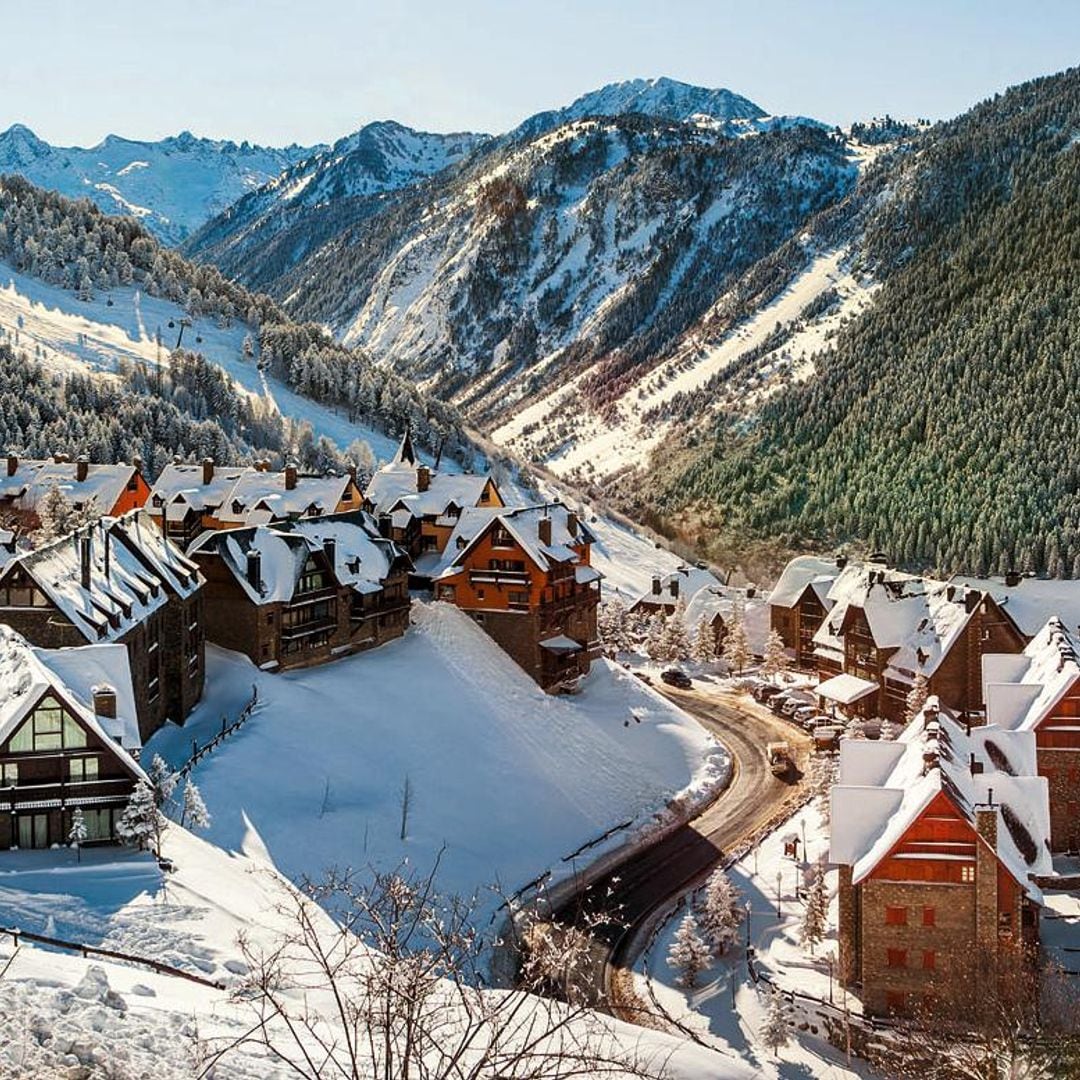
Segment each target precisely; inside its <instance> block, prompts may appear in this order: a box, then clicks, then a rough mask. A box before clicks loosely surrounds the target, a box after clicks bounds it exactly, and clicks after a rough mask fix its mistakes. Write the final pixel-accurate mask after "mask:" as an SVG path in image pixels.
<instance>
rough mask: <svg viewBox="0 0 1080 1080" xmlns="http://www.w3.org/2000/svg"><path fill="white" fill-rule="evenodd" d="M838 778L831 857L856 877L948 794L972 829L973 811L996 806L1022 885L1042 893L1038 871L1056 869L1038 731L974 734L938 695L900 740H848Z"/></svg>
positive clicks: (1009, 862) (1008, 856)
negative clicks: (1040, 768)
mask: <svg viewBox="0 0 1080 1080" xmlns="http://www.w3.org/2000/svg"><path fill="white" fill-rule="evenodd" d="M972 763H974V764H975V766H976V768H975V769H974V770H973V769H972ZM837 779H838V783H837V784H836V785H835V786H834V787H833V788H832V791H831V793H830V798H831V802H832V805H831V811H830V820H831V822H832V825H831V830H832V833H831V838H830V859H831V861H833V862H837V863H843V864H846V865H851V866H852V867H853V875H852V880H853V881H854V882H855V883H856V884H857V883H858V882H860V881H862V880H864V879H865V878H866V877H867V876H868V875H869V874H871V873H872V872H873V870H874V868H875V867H876V866H877V865H878V864H879V863H880V862H881V861H882V860H883V859H885V858H886V857H887V856H888V855H889V853H890V852H891V851H893V849H894V848H895V847H896V845H897V844H898V843H899V842H900V840H901V839H902V838H903V836H904V835H905V834H906V833H907V831H908V829H909V828H910V827H911V826H912V825H913V824H914V823H915V822H916V821H917V820H918V819H919V817H920V816H921V815H922V814H923V812H924V811H925V810H926V809H927V807H928V806H929V805H930V803H931V802H932V801H933V800H934V799H935V798H936V797H937V796H939V795H942V794H944V796H945V797H946V798H947V799H948V800H949V802H950V803H951V804H952V806H953V807H954V808H955V809H956V811H957V812H958V814H959V815H960V816H961V817H962V818H964V819H965V820H967V821H968V822H969V823H970V824H971V825H972V826H973V827H974V825H975V821H976V817H975V812H976V809H994V810H996V813H997V849H996V852H995V854H996V855H997V857H998V858H999V859H1000V860H1001V862H1002V864H1003V865H1004V866H1005V868H1006V869H1007V870H1008V871H1009V873H1010V874H1011V875H1012V876H1013V878H1014V879H1015V880H1016V881H1017V883H1018V884H1019V885H1020V886H1021V887H1022V888H1023V889H1024V891H1025V892H1026V893H1027V894H1028V895H1029V896H1031V897H1032V898H1033V899H1035V900H1037V901H1038V900H1041V893H1040V891H1039V889H1038V887H1037V886H1036V885H1035V884H1034V882H1033V881H1032V878H1033V877H1035V876H1039V875H1044V874H1050V873H1052V872H1053V865H1052V861H1051V858H1050V844H1049V838H1050V809H1049V789H1048V786H1047V781H1046V779H1045V778H1044V777H1041V776H1038V775H1037V763H1036V753H1035V739H1034V735H1032V734H1031V733H1029V732H1010V731H1003V730H1002V729H1000V728H998V727H994V726H985V727H976V728H972V729H971V730H970V732H969V731H968V730H967V729H966V727H965V726H964V725H961V724H960V723H958V722H957V721H956V719H955V718H954V717H953V716H952V715H951V714H949V713H947V712H946V711H945V710H942V709H941V708H940V706H939V704H938V702H937V699H936V698H931V699H930V701H929V702H928V703H927V707H926V709H925V710H924V711H923V712H922V713H920V715H919V716H917V717H916V718H915V719H914V720H913V721H912V723H911V724H910V725H909V726H908V727H907V728H906V729H905V730H904V732H903V734H902V735H901V736H900V738H899V739H898V740H897V741H896V742H888V741H870V740H856V739H845V740H843V741H842V742H841V744H840V771H839V775H838V778H837ZM927 857H929V856H927Z"/></svg>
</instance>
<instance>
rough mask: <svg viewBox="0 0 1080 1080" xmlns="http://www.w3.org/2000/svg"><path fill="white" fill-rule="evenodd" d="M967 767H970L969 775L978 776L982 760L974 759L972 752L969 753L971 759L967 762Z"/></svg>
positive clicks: (981, 769) (981, 767) (981, 768)
mask: <svg viewBox="0 0 1080 1080" xmlns="http://www.w3.org/2000/svg"><path fill="white" fill-rule="evenodd" d="M969 767H970V768H971V775H972V776H978V775H979V773H981V772H982V771H983V766H982V762H981V761H976V760H975V755H974V754H972V755H971V761H970V763H969Z"/></svg>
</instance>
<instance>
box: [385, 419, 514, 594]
mask: <svg viewBox="0 0 1080 1080" xmlns="http://www.w3.org/2000/svg"><path fill="white" fill-rule="evenodd" d="M365 498H366V500H367V502H368V505H369V506H370V507H371V508H372V510H373V512H374V513H375V515H376V517H377V518H378V519H379V523H380V529H381V530H382V532H383V535H384V536H388V537H390V538H391V539H393V540H394V542H395V543H397V544H399V545H400V546H401V547H404V548H405V549H406V550H407V551H408V552H409V554H410V555H411V556H412V557H413V559H414V560H415V562H416V567H417V571H418V572H419V573H420V574H421V575H425V574H429V573H430V571H431V570H433V569H434V568H435V567H436V566H437V565H438V564H439V563H440V562H441V555H442V553H443V552H444V551H445V550H446V544H447V541H448V540H449V539H450V534H451V533H452V532H453V531H454V528H455V527H456V525H457V522H458V518H459V517H460V516H461V512H462V511H463V510H467V509H469V508H472V507H483V508H499V507H502V506H504V505H505V504H504V502H503V498H502V495H500V494H499V489H498V487H497V486H496V484H495V481H494V480H493V479H492V478H491V477H490V476H488V475H486V474H485V475H478V474H475V473H443V472H438V471H437V470H436V469H434V468H430V467H429V466H427V465H425V464H424V463H423V462H421V461H420V460H419V458H418V457H417V455H416V454H415V452H414V451H413V446H412V439H411V438H410V436H409V434H408V432H406V433H405V437H404V438H403V439H402V440H401V446H400V447H399V448H398V452H397V454H396V455H395V456H394V459H393V461H391V462H390V463H389V464H387V465H384V466H383V467H382V468H381V469H379V470H378V472H376V473H375V475H374V476H373V477H372V478H371V483H370V484H369V485H368V488H367V491H366V492H365Z"/></svg>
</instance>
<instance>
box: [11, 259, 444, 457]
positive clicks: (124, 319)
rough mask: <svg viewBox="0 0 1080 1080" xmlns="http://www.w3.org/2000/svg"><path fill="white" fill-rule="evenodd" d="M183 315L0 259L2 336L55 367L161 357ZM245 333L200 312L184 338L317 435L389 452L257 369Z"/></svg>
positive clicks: (127, 293) (138, 295) (112, 365)
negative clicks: (48, 278)
mask: <svg viewBox="0 0 1080 1080" xmlns="http://www.w3.org/2000/svg"><path fill="white" fill-rule="evenodd" d="M181 317H183V318H190V316H189V315H188V313H187V312H186V311H185V310H184V309H183V308H181V307H179V306H178V305H176V304H174V303H171V302H170V301H168V300H163V299H160V298H158V297H154V296H148V295H146V294H145V293H143V292H141V291H140V290H138V289H134V288H125V287H120V288H116V289H111V290H109V291H107V292H99V293H97V294H96V295H95V297H94V299H92V300H88V301H86V300H80V299H78V297H77V296H76V295H75V294H74V293H72V292H71V291H70V290H68V289H63V288H60V287H59V286H55V285H47V284H45V283H44V282H42V281H39V280H38V279H36V278H32V277H27V276H26V275H25V274H19V273H17V272H16V271H15V270H12V269H11V268H10V267H9V266H8V265H6V264H5V263H0V341H6V342H8V343H10V344H12V345H13V346H16V347H18V348H20V349H23V350H25V351H26V352H27V353H28V355H29V356H30V357H31V358H33V359H37V360H39V361H41V363H43V364H44V365H45V366H46V367H50V368H54V369H56V370H57V371H86V370H89V371H93V372H101V373H105V374H108V373H109V372H112V371H115V370H116V366H117V363H118V362H119V361H121V360H125V361H128V362H129V363H144V364H148V365H151V366H153V365H154V364H157V363H159V362H162V363H163V362H165V361H167V359H168V354H169V351H170V349H172V348H173V347H174V346H175V344H176V341H177V335H178V333H179V330H178V329H177V327H178V326H179V320H180V319H181ZM170 323H171V324H172V326H170ZM159 332H160V335H161V338H162V343H163V344H162V347H161V348H160V349H159V348H158V345H157V338H158V334H159ZM248 333H249V331H248V328H247V327H246V326H244V325H243V324H242V323H240V322H236V323H234V324H233V325H232V326H231V327H230V328H228V329H222V328H220V327H219V326H218V325H217V322H216V320H214V319H208V318H198V319H194V320H192V325H191V327H190V328H188V329H186V330H185V331H184V340H183V343H184V345H185V347H189V348H192V349H196V350H198V351H199V352H201V353H203V355H204V356H205V357H206V358H207V359H208V360H211V361H213V362H214V363H215V364H217V365H218V366H219V367H221V368H222V369H223V370H224V371H226V372H227V373H228V374H229V376H230V377H231V378H232V379H233V380H234V382H235V384H236V385H237V386H238V387H240V388H241V389H243V390H244V391H246V392H247V393H249V394H251V395H253V396H256V397H260V398H262V399H263V400H264V401H266V402H268V403H270V404H272V406H273V407H274V408H276V409H277V411H278V412H280V413H281V414H282V415H283V416H286V417H289V418H291V419H293V420H296V421H304V420H306V421H308V422H309V423H310V424H311V426H312V430H313V431H314V432H315V434H316V436H318V435H325V436H327V437H328V438H330V439H333V440H334V442H336V443H337V444H338V446H339V447H342V448H345V447H347V446H348V445H349V444H350V443H351V442H352V441H353V440H354V439H364V440H365V441H366V442H368V444H369V445H370V446H371V448H372V451H373V453H374V454H375V456H376V458H378V459H379V460H389V459H390V458H391V457H393V455H394V451H395V450H396V448H397V447H396V442H395V441H394V440H393V439H391V438H389V437H387V436H386V435H384V434H383V433H382V432H379V431H375V430H373V429H371V428H368V427H365V426H364V425H362V424H358V423H354V422H353V421H350V420H349V419H348V417H347V416H346V415H345V414H344V413H339V412H338V411H336V410H335V409H333V408H331V407H329V406H327V405H320V404H318V403H317V402H314V401H311V400H309V399H308V398H305V397H302V396H301V395H300V394H297V393H296V392H295V391H293V390H291V389H289V388H288V387H287V386H285V385H284V384H283V383H282V382H281V381H280V380H278V379H275V378H274V377H273V376H270V375H268V374H266V373H264V372H261V371H259V370H258V368H257V366H256V365H255V363H254V362H253V361H251V360H248V359H246V358H245V356H244V353H243V341H244V338H245V336H246V335H247V334H248ZM200 338H201V339H202V340H201V341H200V340H198V339H200ZM447 467H449V468H451V469H453V468H454V465H453V464H452V463H448V465H447Z"/></svg>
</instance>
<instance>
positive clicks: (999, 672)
mask: <svg viewBox="0 0 1080 1080" xmlns="http://www.w3.org/2000/svg"><path fill="white" fill-rule="evenodd" d="M983 696H984V698H985V699H986V722H987V723H988V724H992V725H994V726H995V727H999V728H1002V729H1004V730H1006V731H1023V732H1034V735H1035V746H1036V754H1037V756H1038V765H1039V775H1040V776H1044V777H1046V781H1047V784H1048V785H1049V788H1050V844H1051V848H1052V850H1054V851H1060V852H1065V851H1071V852H1080V638H1078V636H1077V635H1076V634H1073V633H1071V632H1070V631H1069V630H1068V629H1067V628H1066V627H1065V624H1064V623H1063V622H1062V621H1061V620H1060V619H1058V618H1056V617H1055V618H1052V619H1050V620H1049V621H1048V622H1047V623H1046V625H1045V626H1044V627H1043V628H1042V629H1041V630H1040V631H1039V633H1037V634H1036V635H1035V637H1034V638H1033V639H1032V640H1031V642H1030V643H1029V644H1028V645H1027V647H1026V648H1025V649H1024V651H1023V652H1022V653H1020V654H1019V655H1016V654H1003V655H993V654H991V655H987V656H984V657H983Z"/></svg>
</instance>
